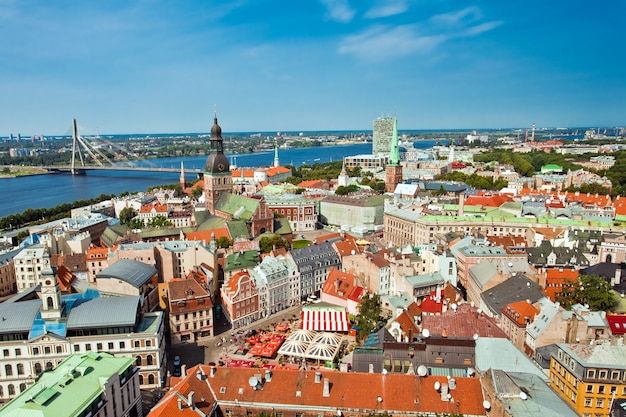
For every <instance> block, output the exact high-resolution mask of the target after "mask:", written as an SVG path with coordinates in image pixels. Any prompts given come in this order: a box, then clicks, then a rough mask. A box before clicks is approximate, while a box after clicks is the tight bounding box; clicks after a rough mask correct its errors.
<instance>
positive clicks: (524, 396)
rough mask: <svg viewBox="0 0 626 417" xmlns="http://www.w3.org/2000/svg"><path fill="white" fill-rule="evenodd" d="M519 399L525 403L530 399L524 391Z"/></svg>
mask: <svg viewBox="0 0 626 417" xmlns="http://www.w3.org/2000/svg"><path fill="white" fill-rule="evenodd" d="M519 397H520V398H521V399H522V400H524V401H525V400H527V399H528V395H526V393H525V392H524V391H522V392H520V393H519Z"/></svg>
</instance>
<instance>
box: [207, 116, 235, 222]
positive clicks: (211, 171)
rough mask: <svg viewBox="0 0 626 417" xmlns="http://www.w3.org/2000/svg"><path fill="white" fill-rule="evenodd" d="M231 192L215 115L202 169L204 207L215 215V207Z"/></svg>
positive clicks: (226, 162)
mask: <svg viewBox="0 0 626 417" xmlns="http://www.w3.org/2000/svg"><path fill="white" fill-rule="evenodd" d="M232 191H233V176H232V173H231V172H230V164H229V163H228V158H226V156H225V155H224V141H223V139H222V128H221V127H220V125H218V124H217V114H216V115H215V118H214V119H213V127H211V142H210V147H209V157H208V158H207V160H206V165H205V167H204V198H205V207H206V209H207V210H209V211H210V212H211V214H215V206H216V205H217V202H218V201H219V199H220V196H221V195H222V194H224V193H231V192H232Z"/></svg>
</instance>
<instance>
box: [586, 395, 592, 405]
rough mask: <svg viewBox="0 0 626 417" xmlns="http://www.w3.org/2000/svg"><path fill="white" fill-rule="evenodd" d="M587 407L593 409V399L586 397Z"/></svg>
mask: <svg viewBox="0 0 626 417" xmlns="http://www.w3.org/2000/svg"><path fill="white" fill-rule="evenodd" d="M585 407H591V398H589V397H585Z"/></svg>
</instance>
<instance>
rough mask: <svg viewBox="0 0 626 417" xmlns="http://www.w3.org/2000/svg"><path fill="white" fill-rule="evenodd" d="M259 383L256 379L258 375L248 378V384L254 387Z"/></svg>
mask: <svg viewBox="0 0 626 417" xmlns="http://www.w3.org/2000/svg"><path fill="white" fill-rule="evenodd" d="M258 384H259V381H258V380H257V379H256V376H251V377H250V379H248V385H250V386H251V387H252V388H254V387H256V386H257V385H258Z"/></svg>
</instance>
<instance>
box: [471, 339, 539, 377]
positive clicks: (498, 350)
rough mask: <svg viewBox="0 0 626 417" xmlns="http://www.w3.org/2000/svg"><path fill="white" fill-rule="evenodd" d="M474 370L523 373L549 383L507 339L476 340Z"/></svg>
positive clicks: (537, 368) (535, 366)
mask: <svg viewBox="0 0 626 417" xmlns="http://www.w3.org/2000/svg"><path fill="white" fill-rule="evenodd" d="M476 369H477V370H478V371H479V372H481V373H482V372H487V371H488V370H489V369H498V370H502V371H506V372H524V373H529V374H533V375H535V376H537V377H539V378H540V379H542V380H544V381H549V378H548V376H547V375H546V374H544V373H543V371H542V370H541V369H540V368H539V367H538V366H537V365H535V363H534V362H533V361H532V360H531V359H530V358H529V357H528V356H526V355H525V354H524V353H523V352H522V351H521V350H519V349H518V348H517V347H515V345H514V344H513V343H511V341H510V340H509V339H503V338H496V337H479V338H478V339H477V340H476Z"/></svg>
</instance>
